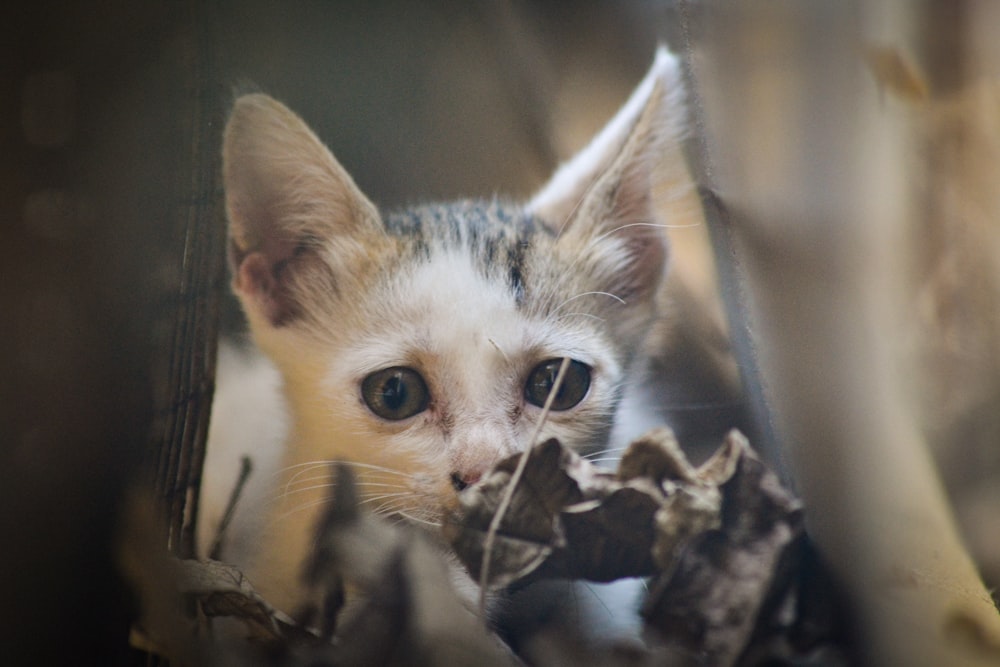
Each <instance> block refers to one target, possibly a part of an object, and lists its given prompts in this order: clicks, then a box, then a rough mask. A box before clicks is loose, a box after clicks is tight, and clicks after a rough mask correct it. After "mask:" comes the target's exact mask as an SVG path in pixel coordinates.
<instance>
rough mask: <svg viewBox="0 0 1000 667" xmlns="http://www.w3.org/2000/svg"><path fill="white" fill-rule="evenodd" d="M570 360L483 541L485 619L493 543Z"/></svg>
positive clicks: (481, 609) (565, 360)
mask: <svg viewBox="0 0 1000 667" xmlns="http://www.w3.org/2000/svg"><path fill="white" fill-rule="evenodd" d="M570 361H571V360H570V358H569V357H563V360H562V364H560V365H559V372H558V373H557V374H556V379H555V382H553V383H552V389H550V390H549V395H548V396H546V397H545V405H543V406H542V415H541V417H540V418H539V420H538V423H537V424H536V425H535V431H534V433H532V434H531V440H529V443H530V444H529V446H528V447H526V448H525V450H524V451H523V452H521V458H519V459H518V460H517V467H516V468H515V469H514V474H512V475H511V476H510V482H508V483H507V488H506V489H505V490H504V494H503V497H502V498H501V499H500V504H499V505H498V506H497V511H496V512H495V513H494V514H493V519H492V520H491V521H490V527H489V530H487V531H486V540H485V541H484V542H483V563H482V566H481V567H480V568H479V613H480V615H481V616H482V617H483V618H484V619H485V618H486V587H487V584H488V583H489V580H490V561H491V560H492V558H493V543H494V542H496V537H497V531H498V530H500V522H501V521H503V517H504V515H505V514H506V513H507V509H508V508H509V507H510V503H511V500H512V499H513V497H514V489H515V488H516V487H517V484H518V482H520V481H521V477H522V476H523V475H524V469H525V468H526V467H527V465H528V457H529V456H531V450H532V449H534V447H535V445H536V444H537V443H536V442H535V441H536V440H537V439H538V434H539V433H541V431H542V427H543V426H544V425H545V420H546V419H548V416H549V409H550V408H551V407H552V401H553V400H555V397H556V396H557V395H558V394H559V389H560V388H561V387H562V383H563V378H564V377H565V376H566V371H567V369H569V364H570Z"/></svg>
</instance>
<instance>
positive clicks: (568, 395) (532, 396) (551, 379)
mask: <svg viewBox="0 0 1000 667" xmlns="http://www.w3.org/2000/svg"><path fill="white" fill-rule="evenodd" d="M561 365H562V359H549V360H548V361H543V362H542V363H540V364H538V365H537V366H535V368H534V370H532V371H531V374H530V375H528V382H527V384H526V385H525V386H524V397H525V398H526V399H527V400H528V402H529V403H531V404H533V405H537V406H538V407H542V406H544V405H545V399H547V398H548V397H549V392H550V391H552V385H554V384H555V383H556V376H557V375H559V367H560V366H561ZM588 389H590V366H588V365H587V364H585V363H582V362H580V361H576V360H571V361H570V362H569V368H567V369H566V375H565V377H563V381H562V385H560V387H559V392H558V393H557V394H556V395H555V398H553V399H552V409H553V410H569V409H570V408H572V407H573V406H574V405H576V404H577V403H579V402H580V401H582V400H583V397H584V396H586V395H587V390H588Z"/></svg>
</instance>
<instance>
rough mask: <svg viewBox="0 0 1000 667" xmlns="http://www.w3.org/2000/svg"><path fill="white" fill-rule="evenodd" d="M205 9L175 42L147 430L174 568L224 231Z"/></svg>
mask: <svg viewBox="0 0 1000 667" xmlns="http://www.w3.org/2000/svg"><path fill="white" fill-rule="evenodd" d="M212 9H213V5H212V4H211V3H202V2H189V3H185V5H184V9H183V10H180V11H183V13H184V21H183V22H182V24H181V28H180V29H179V30H178V34H177V46H176V48H177V51H178V56H179V62H180V65H181V67H182V69H183V72H182V74H181V82H182V86H183V90H182V93H183V97H184V100H185V104H184V106H183V108H182V114H183V120H184V122H183V125H182V136H181V138H180V141H181V143H180V145H179V146H178V150H179V151H181V154H182V156H183V160H182V169H181V170H179V171H178V172H175V173H174V174H172V177H173V180H172V181H171V182H170V183H169V187H170V188H171V193H172V195H173V197H174V215H173V217H172V222H173V225H174V226H175V238H177V239H182V245H181V247H180V248H179V249H180V251H181V252H182V259H181V262H180V274H179V282H178V284H177V286H176V290H177V291H176V295H175V296H176V299H175V300H174V303H175V306H176V307H175V308H174V309H173V310H170V311H168V312H165V313H163V315H162V316H163V317H165V318H170V320H172V323H173V324H172V328H173V333H172V336H171V340H170V343H169V350H168V353H169V356H168V357H165V358H163V359H162V364H163V366H162V367H161V369H160V370H161V372H162V373H164V376H163V377H164V380H165V384H164V386H163V388H164V389H165V390H166V393H165V394H162V395H161V400H160V404H159V405H158V406H157V415H156V419H155V420H154V423H153V431H152V440H153V442H152V443H151V444H152V447H153V451H152V452H151V455H152V457H153V459H154V461H151V463H152V464H153V465H154V466H155V470H154V473H155V480H156V493H157V496H158V498H160V500H161V501H162V502H163V503H164V510H165V511H166V514H167V536H166V537H167V547H168V548H169V549H170V551H171V552H172V553H174V554H175V555H177V556H180V557H182V558H192V557H194V555H195V544H194V537H195V521H196V518H197V509H198V489H199V482H200V478H201V469H202V463H203V461H204V458H205V441H206V436H207V433H208V419H209V414H210V412H211V407H212V396H213V392H214V389H215V356H216V348H217V344H218V332H219V310H220V298H221V296H220V283H221V282H222V281H223V279H224V278H223V276H224V270H223V268H224V267H223V256H224V252H225V250H224V244H225V232H224V230H225V226H224V223H223V213H222V211H221V203H220V201H221V196H220V194H219V188H220V187H221V186H220V184H219V183H218V178H219V173H220V155H221V153H220V142H221V120H222V118H223V113H222V109H221V94H220V82H219V80H218V78H217V77H218V72H216V70H215V61H214V50H215V44H214V41H215V40H216V39H217V36H216V35H215V34H214V31H213V28H214V25H215V22H214V20H213V19H214V15H213V11H212Z"/></svg>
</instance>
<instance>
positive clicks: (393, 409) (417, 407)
mask: <svg viewBox="0 0 1000 667" xmlns="http://www.w3.org/2000/svg"><path fill="white" fill-rule="evenodd" d="M361 397H362V398H364V399H365V403H366V404H367V405H368V408H369V409H370V410H371V411H372V412H374V413H375V414H376V415H378V416H379V417H381V418H382V419H391V420H393V421H398V420H400V419H406V418H407V417H412V416H413V415H416V414H420V413H421V412H423V411H424V410H426V409H427V404H428V403H429V402H430V392H428V391H427V383H426V382H424V379H423V378H422V377H420V373H418V372H416V371H415V370H413V369H412V368H406V367H404V366H393V367H392V368H384V369H382V370H380V371H375V372H374V373H372V374H371V375H369V376H368V377H366V378H365V379H364V380H362V381H361Z"/></svg>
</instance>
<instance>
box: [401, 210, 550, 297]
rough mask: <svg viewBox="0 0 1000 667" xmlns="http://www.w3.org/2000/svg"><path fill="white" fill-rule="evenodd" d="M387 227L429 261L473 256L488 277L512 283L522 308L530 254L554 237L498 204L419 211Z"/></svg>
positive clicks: (521, 214)
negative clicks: (447, 255)
mask: <svg viewBox="0 0 1000 667" xmlns="http://www.w3.org/2000/svg"><path fill="white" fill-rule="evenodd" d="M385 226H386V230H387V231H388V232H389V233H390V234H392V235H394V236H397V237H401V238H403V239H404V240H405V241H406V242H407V243H408V244H409V250H410V252H411V253H413V254H414V255H415V256H418V257H420V258H422V259H424V260H430V259H431V257H432V256H433V255H435V254H437V253H439V252H441V251H443V250H462V251H466V252H468V253H469V254H470V257H472V258H473V260H474V261H475V264H476V266H477V267H478V268H479V270H480V272H481V274H482V275H483V276H484V277H486V278H488V279H490V280H493V279H496V278H498V277H499V278H500V279H502V280H504V281H505V282H506V284H507V286H508V287H509V289H510V290H511V291H512V292H513V294H514V298H515V302H516V304H517V305H518V307H521V306H523V305H524V301H525V253H526V250H527V248H528V247H529V246H530V245H531V243H532V237H534V236H535V235H539V234H540V235H544V236H545V237H548V238H553V237H554V233H553V232H552V231H551V230H550V229H549V228H548V227H547V226H545V225H543V224H541V223H540V221H539V220H537V219H536V218H535V217H533V216H532V215H530V214H529V213H527V212H526V211H525V210H524V209H523V207H520V206H516V205H510V204H505V203H501V202H498V201H496V200H493V201H473V200H465V201H459V202H451V203H445V204H429V205H423V206H418V207H413V208H409V209H406V210H403V211H400V212H396V213H392V214H390V215H389V216H387V218H386V220H385Z"/></svg>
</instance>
